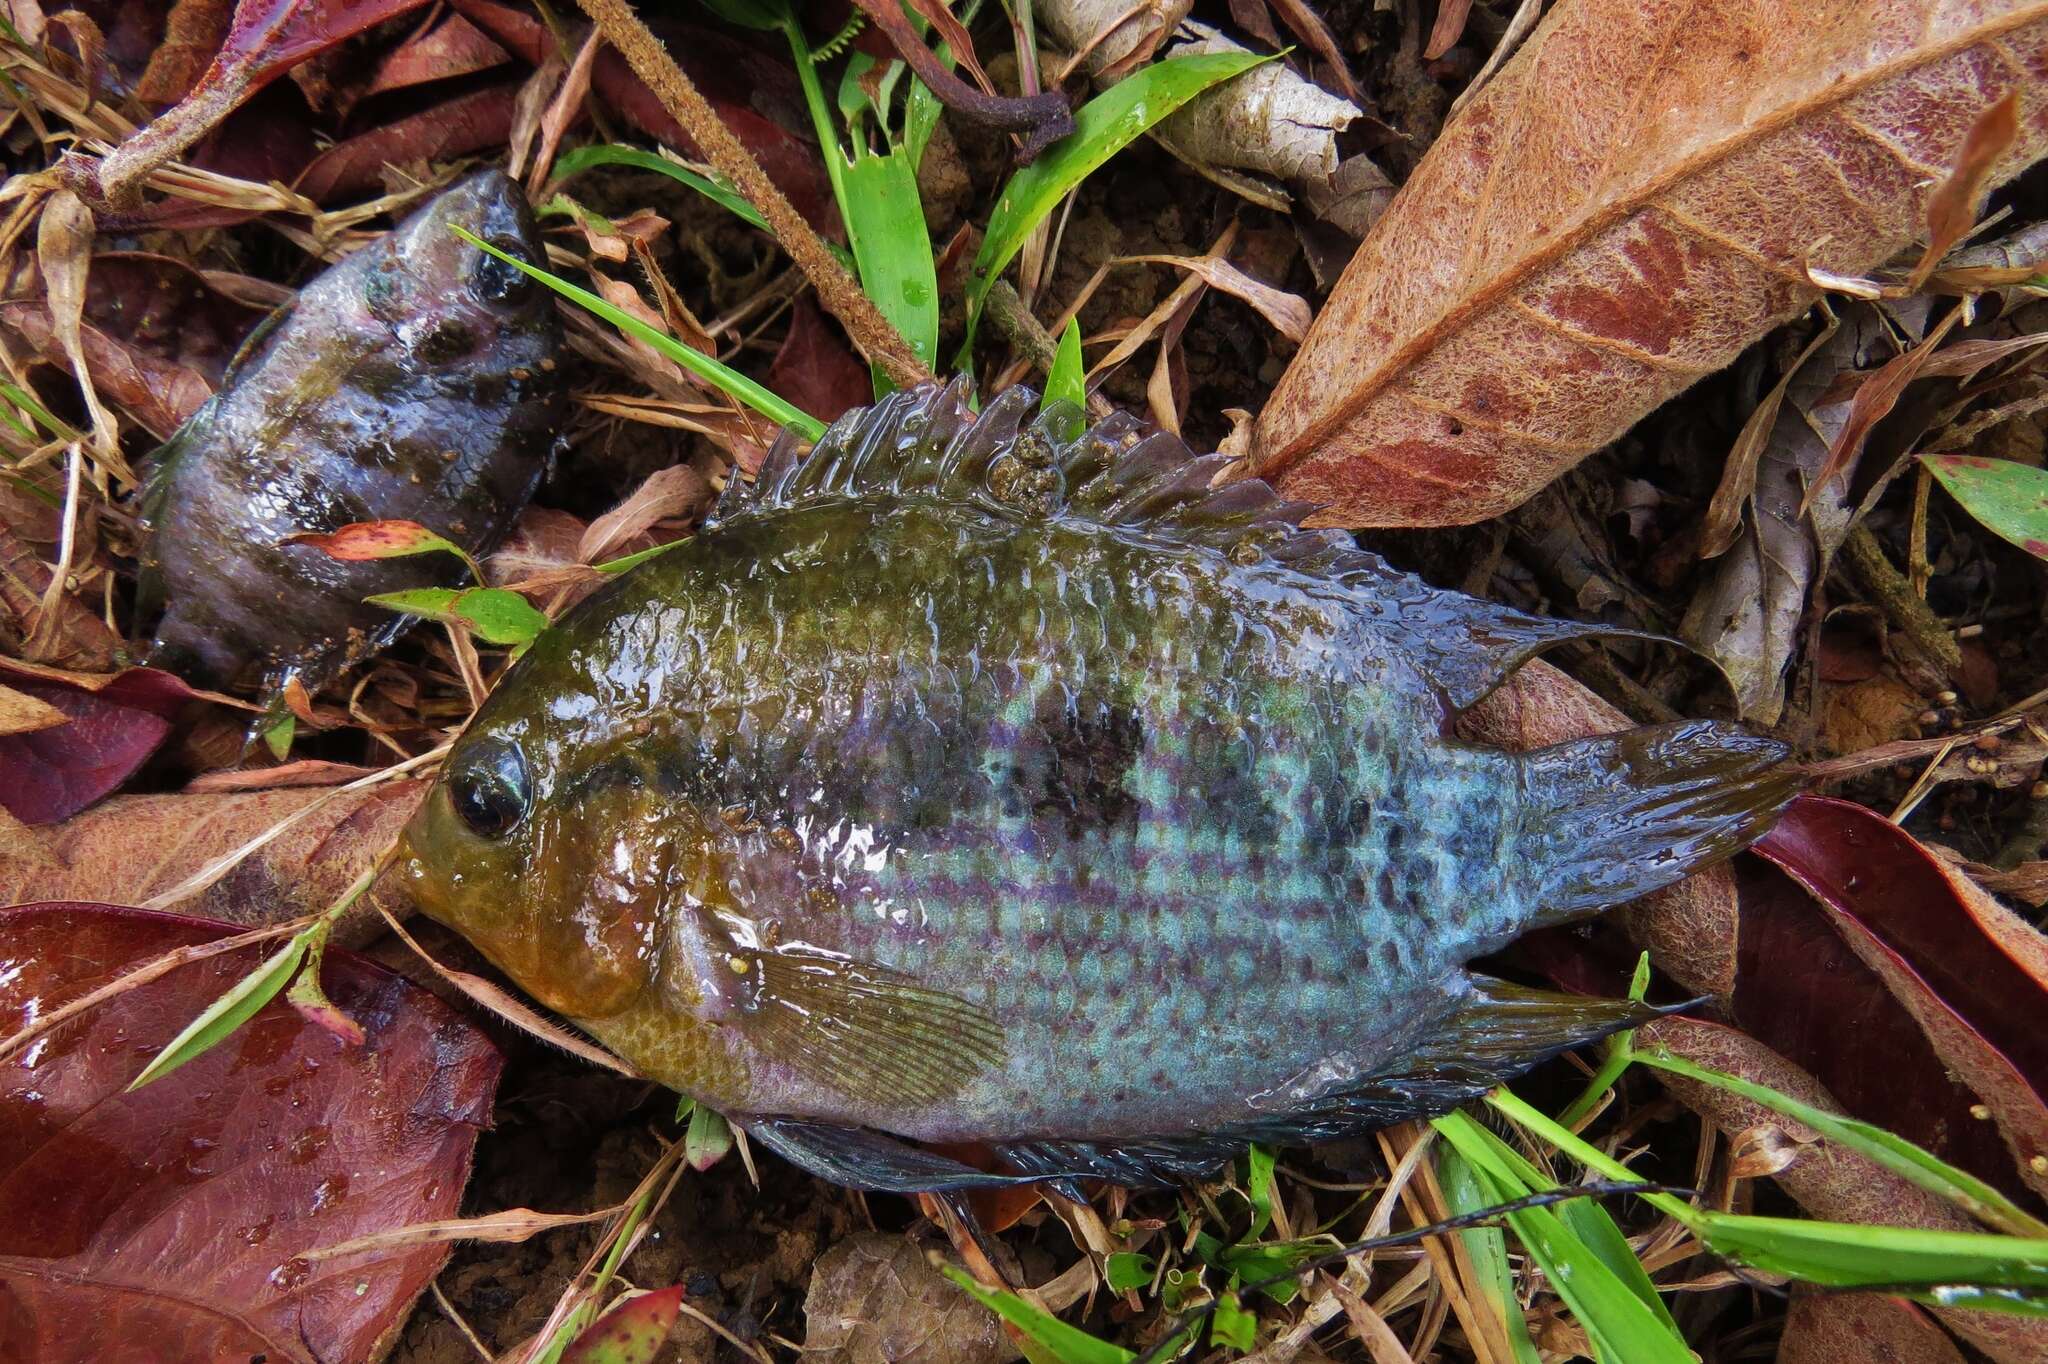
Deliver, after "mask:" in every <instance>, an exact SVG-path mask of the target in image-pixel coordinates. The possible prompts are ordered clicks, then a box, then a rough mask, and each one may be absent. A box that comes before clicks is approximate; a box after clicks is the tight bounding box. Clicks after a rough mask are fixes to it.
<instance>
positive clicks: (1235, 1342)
mask: <svg viewBox="0 0 2048 1364" xmlns="http://www.w3.org/2000/svg"><path fill="white" fill-rule="evenodd" d="M1258 1339H1259V1319H1258V1318H1257V1317H1255V1316H1253V1315H1252V1314H1251V1313H1250V1312H1247V1311H1245V1310H1244V1304H1243V1303H1241V1302H1239V1301H1238V1300H1237V1294H1235V1293H1225V1294H1224V1295H1223V1296H1222V1297H1220V1298H1218V1299H1216V1312H1215V1315H1214V1316H1212V1317H1210V1318H1209V1343H1210V1344H1211V1345H1228V1346H1229V1347H1230V1348H1231V1349H1233V1350H1249V1349H1251V1347H1252V1346H1253V1345H1254V1344H1256V1343H1257V1342H1258Z"/></svg>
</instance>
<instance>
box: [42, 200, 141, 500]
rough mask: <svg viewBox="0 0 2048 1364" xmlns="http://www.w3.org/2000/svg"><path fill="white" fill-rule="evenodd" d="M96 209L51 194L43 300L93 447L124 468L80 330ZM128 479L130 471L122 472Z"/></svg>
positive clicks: (44, 241) (47, 208)
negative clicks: (73, 379)
mask: <svg viewBox="0 0 2048 1364" xmlns="http://www.w3.org/2000/svg"><path fill="white" fill-rule="evenodd" d="M92 237H93V221H92V210H91V209H89V208H87V207H86V206H85V200H83V199H81V198H79V197H78V196H77V195H76V194H74V193H72V192H71V191H70V190H68V189H60V190H58V191H57V192H56V193H55V194H52V195H51V196H50V198H49V201H48V202H47V203H45V204H44V205H43V216H42V218H41V220H40V221H38V222H37V224H36V264H37V266H38V267H39V268H40V269H41V270H42V274H43V292H44V298H45V299H46V300H47V301H48V303H49V308H50V326H51V328H52V330H54V331H55V332H56V334H57V340H58V343H59V344H60V345H61V346H62V347H63V349H64V354H65V356H66V357H68V358H69V359H70V361H71V372H72V373H73V374H74V375H76V376H77V378H78V389H79V392H80V393H81V394H83V395H84V397H85V407H86V411H87V412H89V413H90V414H91V416H92V433H93V446H94V449H95V450H96V451H98V452H99V453H101V454H103V455H106V456H108V457H110V458H111V459H112V460H113V461H114V462H115V465H116V467H117V468H120V465H119V459H120V454H119V451H120V445H119V436H118V435H117V434H116V432H115V429H114V419H113V417H112V416H110V415H109V414H108V412H107V409H106V408H105V407H103V406H101V405H100V398H99V394H98V393H97V392H96V391H95V390H94V388H93V384H92V380H91V378H90V376H89V373H88V366H87V364H86V358H85V342H84V339H83V337H82V336H81V335H80V332H79V328H80V327H81V325H82V324H83V319H84V317H85V277H86V272H87V271H88V270H89V269H90V268H91V262H92ZM120 472H121V473H123V474H124V475H125V474H126V472H127V470H126V469H125V468H120Z"/></svg>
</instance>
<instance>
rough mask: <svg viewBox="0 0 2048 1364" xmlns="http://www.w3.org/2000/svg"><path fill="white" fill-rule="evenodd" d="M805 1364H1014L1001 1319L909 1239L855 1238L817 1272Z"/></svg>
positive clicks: (807, 1298) (807, 1302) (807, 1315)
mask: <svg viewBox="0 0 2048 1364" xmlns="http://www.w3.org/2000/svg"><path fill="white" fill-rule="evenodd" d="M804 1322H805V1325H806V1328H807V1329H806V1332H805V1335H804V1358H805V1359H807V1360H815V1361H816V1364H877V1361H881V1360H888V1361H889V1362H890V1364H1008V1361H1010V1360H1013V1359H1016V1358H1018V1357H1019V1354H1020V1352H1019V1350H1018V1349H1017V1346H1016V1345H1015V1344H1014V1343H1013V1342H1012V1341H1011V1340H1010V1338H1009V1337H1008V1336H1007V1335H1005V1334H1004V1333H1003V1327H1002V1323H1001V1322H1000V1321H998V1320H997V1319H996V1315H995V1313H993V1312H991V1311H989V1310H988V1309H987V1308H986V1307H983V1306H982V1305H981V1304H980V1303H978V1302H976V1301H974V1299H972V1298H970V1297H968V1296H967V1295H966V1294H965V1293H962V1292H961V1291H960V1290H959V1289H957V1288H955V1287H954V1286H953V1285H952V1284H951V1283H950V1282H948V1281H947V1280H946V1278H945V1276H944V1275H942V1274H940V1273H939V1271H938V1270H936V1269H934V1268H933V1267H932V1265H931V1262H930V1260H928V1259H927V1258H926V1251H925V1248H924V1247H923V1246H922V1245H920V1244H919V1243H918V1242H916V1241H914V1240H912V1239H911V1238H910V1237H908V1236H901V1235H890V1234H888V1233H885V1232H862V1233H860V1234H858V1235H855V1236H849V1237H848V1238H846V1239H845V1240H844V1241H841V1242H839V1243H838V1244H837V1245H835V1246H833V1247H832V1248H831V1249H830V1250H828V1251H826V1252H825V1253H824V1254H823V1255H820V1256H819V1257H818V1262H817V1264H816V1265H814V1266H813V1267H812V1269H811V1286H810V1290H809V1291H808V1292H807V1293H805V1295H804Z"/></svg>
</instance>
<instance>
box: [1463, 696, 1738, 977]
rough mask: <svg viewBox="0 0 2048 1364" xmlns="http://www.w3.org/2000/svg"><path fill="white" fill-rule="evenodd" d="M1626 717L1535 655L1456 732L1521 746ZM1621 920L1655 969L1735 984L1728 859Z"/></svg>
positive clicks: (1613, 724)
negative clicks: (1649, 958) (1726, 862)
mask: <svg viewBox="0 0 2048 1364" xmlns="http://www.w3.org/2000/svg"><path fill="white" fill-rule="evenodd" d="M1630 724H1631V722H1630V720H1629V719H1628V717H1627V716H1625V715H1623V714H1622V713H1621V712H1620V711H1618V710H1616V709H1615V708H1614V707H1612V706H1610V705H1608V704H1607V703H1606V702H1605V701H1603V700H1601V699H1600V698H1599V697H1597V696H1595V695H1594V694H1593V693H1592V692H1590V691H1587V690H1586V689H1585V688H1584V687H1582V686H1580V685H1579V684H1578V683H1577V682H1574V681H1573V680H1572V679H1571V678H1569V677H1566V676H1565V675H1564V674H1563V673H1561V672H1559V671H1558V670H1557V669H1555V668H1553V667H1551V666H1550V665H1549V664H1548V663H1545V662H1543V661H1542V660H1541V659H1537V660H1535V661H1533V662H1530V663H1525V664H1523V665H1522V666H1521V668H1519V669H1518V670H1516V672H1515V673H1514V675H1513V676H1511V677H1509V678H1508V680H1507V681H1506V682H1505V683H1503V684H1502V685H1501V686H1500V687H1499V688H1498V689H1496V690H1495V691H1494V692H1493V694H1492V695H1490V696H1488V697H1487V698H1486V699H1485V700H1483V701H1481V702H1479V704H1478V705H1475V706H1473V707H1472V708H1471V709H1469V710H1467V711H1465V712H1464V713H1463V714H1462V715H1460V716H1459V717H1458V725H1457V732H1458V737H1459V738H1461V739H1465V740H1468V741H1469V742H1472V743H1481V744H1488V745H1491V746H1493V747H1495V748H1505V749H1509V750H1511V751H1513V752H1518V753H1519V752H1522V751H1524V750H1527V749H1531V748H1542V747H1544V746H1546V745H1549V744H1557V743H1564V742H1566V741H1568V740H1571V739H1582V738H1586V737H1587V736H1589V735H1593V734H1611V733H1613V732H1615V731H1616V730H1621V729H1627V728H1629V726H1630ZM1621 923H1622V926H1623V927H1624V928H1625V929H1626V930H1627V932H1628V935H1629V937H1630V938H1631V939H1633V940H1634V941H1635V942H1636V943H1637V944H1639V945H1640V946H1642V947H1644V948H1647V949H1648V950H1649V952H1650V955H1651V957H1652V959H1653V960H1655V962H1656V964H1657V966H1658V968H1659V969H1660V970H1662V971H1663V972H1664V973H1665V974H1666V975H1668V976H1670V977H1671V978H1672V979H1673V980H1676V981H1677V982H1678V983H1679V984H1681V985H1683V986H1684V987H1685V988H1686V989H1688V990H1696V991H1698V992H1699V993H1701V994H1711V995H1716V996H1726V995H1727V994H1728V993H1729V992H1730V991H1732V990H1733V989H1734V988H1735V968H1736V942H1737V910H1736V898H1735V878H1734V876H1733V874H1732V873H1731V872H1730V871H1729V870H1728V868H1727V867H1726V866H1716V867H1709V868H1707V869H1706V870H1705V871H1700V872H1695V873H1693V874H1692V875H1691V876H1688V877H1686V878H1685V879H1684V880H1683V881H1680V882H1678V883H1677V884H1676V885H1671V886H1666V887H1665V888H1664V889H1663V890H1660V891H1655V892H1653V893H1651V894H1649V895H1645V896H1644V897H1643V898H1642V899H1640V900H1636V901H1633V902H1631V903H1630V904H1629V905H1628V906H1626V907H1625V908H1624V909H1623V910H1622V918H1621Z"/></svg>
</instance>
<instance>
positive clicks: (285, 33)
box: [100, 0, 425, 200]
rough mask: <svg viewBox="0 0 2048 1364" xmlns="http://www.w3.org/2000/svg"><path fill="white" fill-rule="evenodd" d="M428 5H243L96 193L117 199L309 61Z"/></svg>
mask: <svg viewBox="0 0 2048 1364" xmlns="http://www.w3.org/2000/svg"><path fill="white" fill-rule="evenodd" d="M424 2H425V0H240V3H239V4H237V5H236V6H235V17H234V21H233V22H232V23H230V24H229V25H228V36H227V40H226V41H225V42H224V43H222V44H221V49H220V51H219V52H218V53H217V54H215V56H214V59H213V62H212V64H211V65H209V66H208V67H207V68H206V71H205V73H204V74H203V75H201V76H200V78H199V83H198V84H197V85H195V86H193V87H192V91H191V93H190V94H188V95H186V96H185V97H184V98H183V99H182V100H180V101H178V103H177V104H176V105H174V106H173V107H171V108H170V109H168V110H166V111H165V112H164V113H163V114H161V115H159V116H158V117H157V118H156V119H154V120H153V121H152V122H150V123H149V124H148V125H147V126H146V127H144V128H143V129H142V130H141V131H139V132H137V133H136V134H135V135H134V136H133V137H131V138H129V139H128V140H127V141H126V142H123V143H122V144H121V145H120V146H118V147H116V148H115V149H114V150H113V151H112V152H110V153H108V155H107V157H106V159H105V160H104V161H103V162H101V164H100V189H101V191H102V193H104V194H105V195H106V196H107V197H108V198H109V199H114V200H119V199H121V198H122V197H124V195H125V194H126V192H127V191H128V189H129V188H130V187H131V186H133V185H134V184H135V183H136V182H138V181H139V180H140V179H141V178H142V177H143V176H145V175H147V174H149V172H150V171H151V170H153V169H155V168H156V167H157V166H159V165H161V164H163V163H164V162H165V161H168V160H169V159H171V158H172V157H174V156H176V155H177V154H178V153H180V152H182V151H184V150H185V149H186V148H187V147H190V146H191V145H192V144H193V143H195V142H197V141H198V140H199V139H200V138H202V137H204V136H205V135H206V133H207V132H208V131H209V130H210V129H212V128H213V127H214V126H215V125H216V124H218V123H219V122H220V121H221V120H222V119H223V118H226V117H227V116H228V114H229V113H230V112H231V111H232V110H233V109H234V108H235V107H236V106H237V105H239V104H241V103H242V102H243V101H244V100H246V99H248V98H249V97H250V96H251V95H253V94H255V93H256V92H257V91H258V90H261V89H262V88H263V87H264V86H266V85H268V84H270V82H272V81H274V80H276V79H277V78H278V77H279V76H282V75H283V74H284V73H285V72H287V71H289V70H291V69H292V67H294V66H296V65H298V64H299V63H300V62H302V61H305V60H306V59H307V58H308V57H311V56H314V55H316V54H317V53H320V52H324V51H326V50H327V49H328V48H330V47H332V46H334V45H335V44H336V43H339V42H341V41H343V40H344V39H346V38H351V37H353V36H355V35H356V34H358V33H361V32H362V31H363V30H364V29H367V28H371V27H373V26H375V25H377V24H381V23H383V22H384V21H385V20H386V19H389V18H391V17H392V16H394V15H398V14H403V13H405V12H406V11H407V10H410V9H414V8H416V7H418V6H419V5H421V4H423V3H424Z"/></svg>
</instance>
